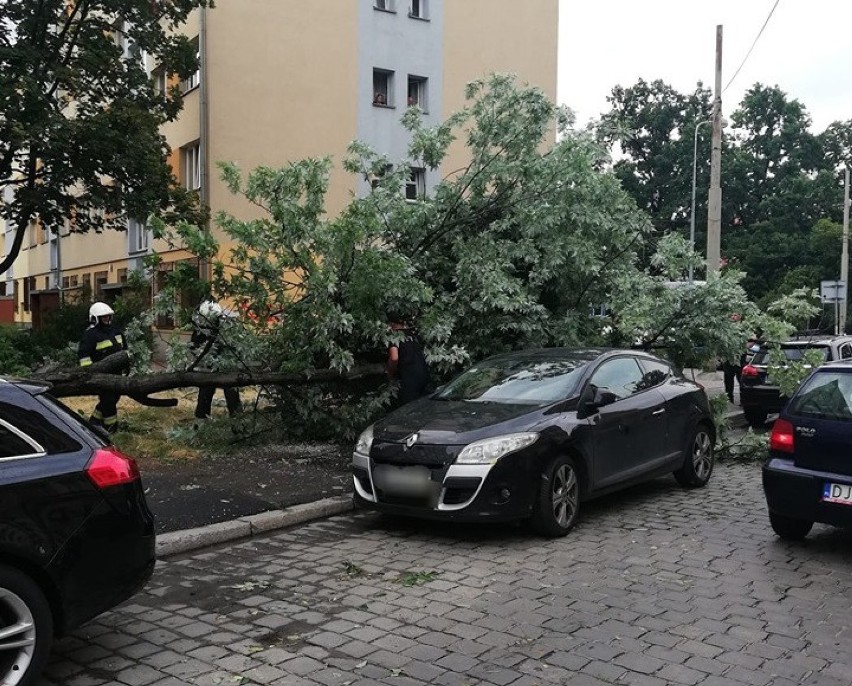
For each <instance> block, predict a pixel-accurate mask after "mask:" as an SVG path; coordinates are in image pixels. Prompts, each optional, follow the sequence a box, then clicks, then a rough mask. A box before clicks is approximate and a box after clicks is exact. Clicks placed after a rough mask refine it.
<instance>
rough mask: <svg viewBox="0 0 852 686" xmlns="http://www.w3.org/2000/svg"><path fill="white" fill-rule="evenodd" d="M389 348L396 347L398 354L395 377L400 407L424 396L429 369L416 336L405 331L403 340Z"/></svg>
mask: <svg viewBox="0 0 852 686" xmlns="http://www.w3.org/2000/svg"><path fill="white" fill-rule="evenodd" d="M391 347H392V348H393V347H396V348H397V351H398V354H399V360H398V361H397V366H396V377H397V378H398V379H399V396H398V397H397V403H399V404H401V405H402V404H405V403H409V402H411V401H412V400H417V398H420V397H422V396H424V395H426V391H427V390H428V388H429V367H428V365H427V364H426V357H425V356H424V355H423V348H422V347H421V345H420V341H419V340H418V339H417V336H416V335H414V334H413V333H411V332H408V331H407V332H406V337H405V339H404V340H403V341H401V342H400V343H399V344H398V345H396V346H391Z"/></svg>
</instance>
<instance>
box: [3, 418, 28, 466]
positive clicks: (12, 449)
mask: <svg viewBox="0 0 852 686" xmlns="http://www.w3.org/2000/svg"><path fill="white" fill-rule="evenodd" d="M35 452H36V450H35V448H33V446H31V445H30V444H29V442H28V441H25V440H24V439H23V438H21V437H20V436H18V434H17V433H15V432H13V431H12V430H11V429H10V428H9V427H8V426H6V424H4V423H3V421H2V420H0V459H2V458H4V457H21V456H22V455H32V454H33V453H35Z"/></svg>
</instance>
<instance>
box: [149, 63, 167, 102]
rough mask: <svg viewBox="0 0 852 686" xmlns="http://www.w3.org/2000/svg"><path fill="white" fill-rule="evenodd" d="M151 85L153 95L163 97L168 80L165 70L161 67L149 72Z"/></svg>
mask: <svg viewBox="0 0 852 686" xmlns="http://www.w3.org/2000/svg"><path fill="white" fill-rule="evenodd" d="M151 83H152V86H153V88H154V93H156V94H157V95H165V94H166V89H167V88H168V79H167V77H166V68H165V67H164V66H162V65H160V66H159V67H157V68H156V69H154V71H152V72H151Z"/></svg>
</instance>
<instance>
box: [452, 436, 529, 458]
mask: <svg viewBox="0 0 852 686" xmlns="http://www.w3.org/2000/svg"><path fill="white" fill-rule="evenodd" d="M536 440H538V434H537V433H519V434H506V435H505V436H496V437H495V438H486V439H484V440H482V441H476V442H474V443H471V444H470V445H466V446H465V447H464V448H462V451H461V452H460V453H459V456H458V457H457V458H456V464H494V463H495V462H497V460H499V459H500V458H501V457H503V456H504V455H508V454H509V453H513V452H515V451H516V450H520V449H521V448H526V447H527V446H530V445H532V444H533V443H535V442H536Z"/></svg>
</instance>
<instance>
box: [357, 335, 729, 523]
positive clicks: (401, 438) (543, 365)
mask: <svg viewBox="0 0 852 686" xmlns="http://www.w3.org/2000/svg"><path fill="white" fill-rule="evenodd" d="M714 442H715V428H714V425H713V420H712V414H711V411H710V405H709V402H708V400H707V395H706V394H705V392H704V389H703V388H702V387H701V386H699V385H698V384H696V383H693V382H691V381H688V380H687V379H685V378H684V377H683V376H682V375H681V374H680V373H678V372H677V371H676V370H675V369H673V368H672V366H671V365H670V364H669V363H668V362H665V361H664V360H661V359H659V358H657V357H654V356H653V355H649V354H646V353H642V352H637V351H627V350H604V349H582V350H577V349H565V348H552V349H541V350H531V351H524V352H515V353H507V354H504V355H498V356H496V357H491V358H489V359H487V360H484V361H482V362H480V363H477V364H476V365H474V366H473V367H471V368H470V369H468V370H467V371H466V372H464V373H463V374H461V375H460V376H458V377H456V378H455V379H454V380H453V381H451V382H450V383H448V384H447V385H446V386H444V387H443V388H441V389H439V390H438V391H437V392H435V393H434V394H432V395H431V396H429V397H426V398H422V399H420V400H417V401H415V402H412V403H409V404H408V405H405V406H403V407H401V408H399V409H398V410H396V411H395V412H392V413H391V414H390V415H388V416H387V417H385V418H384V419H382V420H380V421H379V422H376V424H374V425H373V426H371V427H369V428H367V430H365V431H364V432H363V433H362V434H361V436H360V438H359V439H358V442H357V445H356V446H355V452H354V454H353V464H352V468H353V472H354V486H355V494H354V498H355V504H356V505H357V506H360V507H364V508H370V509H375V510H380V511H384V512H388V513H396V514H399V515H406V516H414V517H428V518H437V519H448V520H459V521H510V520H523V519H528V520H530V521H531V522H532V524H533V525H534V527H535V529H536V530H537V531H539V532H540V533H542V534H543V535H547V536H561V535H564V534H566V533H568V531H570V529H571V527H572V526H573V525H574V523H575V522H576V521H577V515H578V514H579V511H580V503H581V502H582V501H584V500H587V499H590V498H593V497H596V496H599V495H602V494H604V493H608V492H611V491H614V490H616V489H619V488H623V487H625V486H628V485H630V484H635V483H637V482H640V481H644V480H647V479H651V478H654V477H657V476H661V475H663V474H667V473H671V472H673V473H674V475H675V478H676V479H677V481H678V482H679V483H680V484H682V485H683V486H703V485H704V484H706V483H707V481H708V479H709V478H710V474H711V473H712V471H713V445H714Z"/></svg>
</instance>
